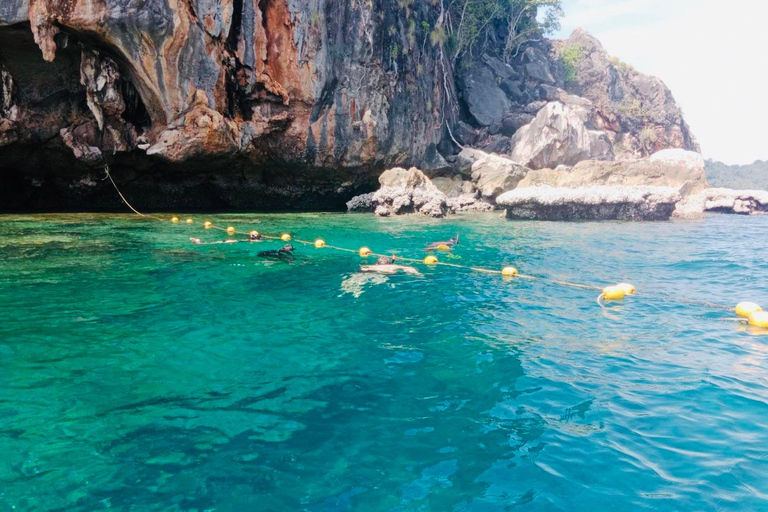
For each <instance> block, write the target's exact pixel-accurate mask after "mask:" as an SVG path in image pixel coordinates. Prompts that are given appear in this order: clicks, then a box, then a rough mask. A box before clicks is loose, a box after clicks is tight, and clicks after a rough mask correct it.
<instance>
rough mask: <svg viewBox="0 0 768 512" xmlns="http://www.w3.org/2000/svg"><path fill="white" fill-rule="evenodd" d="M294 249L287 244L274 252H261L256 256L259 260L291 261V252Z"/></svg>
mask: <svg viewBox="0 0 768 512" xmlns="http://www.w3.org/2000/svg"><path fill="white" fill-rule="evenodd" d="M295 250H296V249H295V248H294V247H293V246H292V245H291V244H287V245H284V246H283V247H281V248H280V249H277V250H276V251H262V252H260V253H259V254H258V256H259V258H270V259H278V260H292V259H293V251H295Z"/></svg>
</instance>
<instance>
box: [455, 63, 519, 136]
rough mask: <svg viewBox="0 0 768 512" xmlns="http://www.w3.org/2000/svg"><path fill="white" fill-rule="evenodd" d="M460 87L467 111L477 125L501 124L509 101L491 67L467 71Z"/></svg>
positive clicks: (464, 72)
mask: <svg viewBox="0 0 768 512" xmlns="http://www.w3.org/2000/svg"><path fill="white" fill-rule="evenodd" d="M460 86H461V92H462V94H463V96H464V102H465V103H466V105H467V110H469V113H470V114H471V115H472V117H473V118H474V119H475V121H476V122H477V124H479V125H481V126H491V125H495V124H500V123H501V118H502V114H503V113H504V111H505V110H507V109H508V108H509V100H508V99H507V96H506V95H505V94H504V91H502V90H501V88H499V82H498V81H497V80H496V77H495V76H494V73H493V71H492V70H491V69H490V68H489V67H487V66H477V67H474V68H472V69H465V70H464V71H463V72H462V75H461V80H460Z"/></svg>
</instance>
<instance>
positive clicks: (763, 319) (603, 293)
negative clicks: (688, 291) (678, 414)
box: [104, 164, 768, 328]
mask: <svg viewBox="0 0 768 512" xmlns="http://www.w3.org/2000/svg"><path fill="white" fill-rule="evenodd" d="M104 171H105V173H106V178H104V179H107V178H109V181H110V182H111V183H112V186H113V187H114V188H115V191H116V192H117V194H118V196H120V199H121V200H122V201H123V203H124V204H125V205H126V206H127V207H128V208H129V209H130V210H131V211H132V212H133V213H135V214H136V215H138V216H139V217H141V218H144V219H150V220H155V221H160V222H163V221H166V219H165V218H162V217H158V216H156V215H149V214H144V213H141V212H140V211H139V210H137V209H136V208H134V207H133V206H132V205H131V203H129V202H128V200H127V199H126V198H125V196H124V195H123V193H122V192H121V191H120V189H119V188H118V186H117V184H116V183H115V180H114V179H112V175H111V174H110V172H109V166H108V165H106V164H105V166H104ZM170 221H171V223H173V224H176V223H180V222H181V220H180V219H179V218H178V217H175V216H174V217H171V219H170ZM185 223H186V224H187V225H191V224H194V219H191V218H188V219H186V222H185ZM203 227H204V229H214V230H217V231H222V232H224V233H226V234H227V235H229V236H230V237H235V236H236V235H246V236H247V238H231V239H228V240H224V241H220V242H202V241H200V240H199V239H192V240H193V241H194V243H195V245H219V244H233V243H246V242H247V243H253V242H258V241H261V240H269V241H283V242H290V241H294V242H296V243H299V244H302V245H309V246H314V247H316V248H318V249H323V248H325V249H331V250H334V251H339V252H345V253H349V254H358V255H360V256H361V257H376V258H380V257H386V258H391V259H392V260H393V261H403V262H408V263H415V264H420V265H426V266H427V267H436V266H443V267H450V268H455V269H459V270H468V271H472V272H478V273H482V274H492V275H501V276H503V277H505V278H512V279H527V280H531V281H535V280H540V281H546V282H550V283H553V284H557V285H560V286H565V287H569V288H577V289H582V290H594V291H600V295H599V296H598V297H597V304H598V305H600V307H601V308H603V309H605V305H604V302H605V301H618V300H622V299H624V298H625V297H626V296H627V295H635V293H636V292H635V287H634V286H632V285H630V284H628V283H620V284H617V285H614V286H608V287H606V288H601V287H599V286H593V285H587V284H581V283H573V282H570V281H563V280H560V279H554V278H551V277H545V276H532V275H526V274H520V273H519V272H518V271H517V269H516V268H514V267H505V268H504V269H502V270H497V269H490V268H483V267H475V266H471V265H460V264H458V263H448V262H444V261H439V260H438V259H437V257H436V256H434V255H431V254H430V255H429V256H427V257H426V258H424V259H416V258H408V257H405V256H397V255H390V254H379V253H375V252H373V251H371V250H370V249H368V248H367V247H362V248H360V249H358V250H355V249H349V248H347V247H339V246H335V245H329V244H326V243H325V241H324V240H322V239H317V240H315V241H309V240H302V239H300V238H292V237H291V235H290V234H288V233H284V234H282V235H280V236H274V235H265V234H262V233H259V232H258V231H255V230H251V231H248V232H243V231H238V230H237V229H236V228H235V227H234V226H228V227H223V226H218V225H216V224H213V223H212V222H209V221H206V222H205V223H204V224H203ZM255 237H258V238H255ZM638 295H639V296H641V297H646V298H650V299H661V300H666V301H670V302H678V303H683V304H689V305H695V306H701V307H706V308H710V309H719V310H723V311H729V312H736V314H737V315H738V316H739V317H743V318H734V319H731V320H734V321H740V322H744V321H746V322H747V323H749V325H753V326H757V327H763V328H768V312H764V311H763V310H762V309H761V308H760V306H758V305H757V304H754V303H751V302H743V303H740V304H739V305H738V306H736V308H732V307H728V306H723V305H720V304H714V303H712V302H706V301H696V300H690V299H682V298H678V297H673V296H671V295H665V294H660V293H656V294H646V293H643V294H638Z"/></svg>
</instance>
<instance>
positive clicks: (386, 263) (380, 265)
mask: <svg viewBox="0 0 768 512" xmlns="http://www.w3.org/2000/svg"><path fill="white" fill-rule="evenodd" d="M263 238H264V237H263V236H262V235H260V234H258V233H253V234H251V236H250V238H249V239H248V240H245V241H247V242H258V241H260V240H263ZM189 240H190V241H191V242H192V243H193V244H195V245H207V244H205V243H203V242H202V240H200V239H199V238H190V239H189ZM240 241H241V240H222V241H219V242H213V243H214V244H232V243H237V242H240ZM458 243H459V235H456V236H455V237H453V238H451V239H450V240H445V241H440V242H433V243H431V244H429V245H427V246H426V247H425V248H424V250H426V251H436V250H438V249H443V248H447V249H448V250H451V249H453V247H454V246H455V245H458ZM295 250H296V248H295V247H294V246H293V245H291V244H286V245H284V246H282V247H281V248H280V249H275V250H271V251H261V252H260V253H258V254H257V256H258V257H259V258H266V259H272V260H280V261H293V258H294V256H293V251H295ZM396 260H397V256H392V257H389V256H380V257H379V259H378V260H376V263H374V264H373V265H361V266H360V271H361V272H364V273H376V274H385V275H394V274H398V273H400V272H402V273H404V274H409V275H419V271H418V270H416V269H415V268H413V267H410V266H406V265H397V264H396V263H395V261H396Z"/></svg>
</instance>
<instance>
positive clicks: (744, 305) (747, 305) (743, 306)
mask: <svg viewBox="0 0 768 512" xmlns="http://www.w3.org/2000/svg"><path fill="white" fill-rule="evenodd" d="M762 310H763V308H761V307H760V306H758V305H757V304H755V303H754V302H739V304H738V305H737V306H736V314H737V315H739V316H743V317H748V316H749V315H751V314H752V313H759V312H760V311H762Z"/></svg>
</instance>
